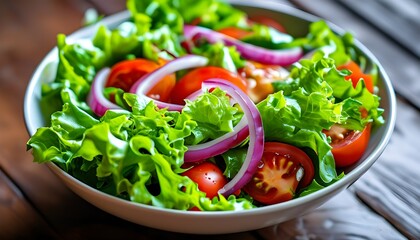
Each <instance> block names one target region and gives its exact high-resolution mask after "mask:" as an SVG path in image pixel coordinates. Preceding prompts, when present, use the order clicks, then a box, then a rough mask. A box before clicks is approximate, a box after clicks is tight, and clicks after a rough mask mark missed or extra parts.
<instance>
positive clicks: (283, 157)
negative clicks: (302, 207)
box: [243, 142, 315, 205]
mask: <svg viewBox="0 0 420 240" xmlns="http://www.w3.org/2000/svg"><path fill="white" fill-rule="evenodd" d="M314 174H315V170H314V165H313V163H312V160H311V158H309V156H308V155H306V153H305V152H304V151H302V150H301V149H299V148H297V147H295V146H292V145H289V144H285V143H279V142H266V143H265V144H264V153H263V156H262V159H261V162H260V165H259V167H258V170H257V172H256V173H255V174H254V176H253V177H252V179H251V180H250V181H249V182H248V183H247V185H245V187H244V188H243V190H244V191H245V192H247V193H248V194H249V195H250V196H251V197H252V198H254V199H255V200H256V201H258V202H260V203H263V204H267V205H270V204H275V203H280V202H285V201H288V200H291V199H292V198H293V197H294V196H295V193H296V190H297V189H298V188H299V187H300V188H302V187H306V186H308V185H309V184H310V183H311V182H312V180H313V178H314Z"/></svg>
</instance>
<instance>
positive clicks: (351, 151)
mask: <svg viewBox="0 0 420 240" xmlns="http://www.w3.org/2000/svg"><path fill="white" fill-rule="evenodd" d="M370 131H371V124H368V125H367V126H366V127H365V128H364V129H363V130H362V131H357V130H348V129H345V128H342V127H340V126H338V125H333V126H332V127H331V128H330V129H329V130H328V131H324V133H325V134H326V135H327V136H329V137H331V146H332V150H331V152H332V154H333V155H334V160H335V165H336V166H337V167H347V166H350V165H352V164H354V163H355V162H357V161H358V160H360V159H361V157H362V155H363V153H364V152H365V151H366V148H367V146H368V144H369V137H370Z"/></svg>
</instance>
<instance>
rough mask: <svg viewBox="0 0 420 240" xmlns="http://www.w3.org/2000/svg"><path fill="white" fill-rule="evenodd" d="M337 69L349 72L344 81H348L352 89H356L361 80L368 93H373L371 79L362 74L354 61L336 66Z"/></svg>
mask: <svg viewBox="0 0 420 240" xmlns="http://www.w3.org/2000/svg"><path fill="white" fill-rule="evenodd" d="M337 69H339V70H343V69H346V70H349V71H350V74H349V75H347V76H345V79H346V80H350V81H351V82H352V84H353V87H354V88H356V86H357V84H358V83H359V81H361V80H363V82H364V83H365V85H366V88H367V89H368V90H369V92H371V93H373V90H374V89H373V80H372V77H371V76H370V75H368V74H365V73H363V72H362V70H361V69H360V67H359V65H357V64H356V63H355V62H354V61H351V60H350V61H348V62H347V63H346V64H344V65H340V66H338V67H337Z"/></svg>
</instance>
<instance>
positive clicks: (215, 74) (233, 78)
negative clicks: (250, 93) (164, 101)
mask: <svg viewBox="0 0 420 240" xmlns="http://www.w3.org/2000/svg"><path fill="white" fill-rule="evenodd" d="M210 78H222V79H224V80H227V81H229V82H231V83H232V84H234V85H235V86H237V87H238V88H240V89H241V90H242V91H244V92H246V83H245V80H243V79H242V78H241V77H240V76H239V75H238V74H236V73H233V72H231V71H229V70H226V69H224V68H220V67H215V66H206V67H201V68H196V69H193V70H192V71H190V72H188V73H187V74H186V75H184V76H183V77H182V78H181V79H180V80H179V81H178V82H177V83H176V84H175V87H174V88H173V90H172V94H171V102H173V103H176V104H184V103H185V102H184V99H185V98H186V97H188V96H189V95H190V94H192V93H194V92H196V91H197V90H200V89H201V83H202V82H203V81H204V80H206V79H210Z"/></svg>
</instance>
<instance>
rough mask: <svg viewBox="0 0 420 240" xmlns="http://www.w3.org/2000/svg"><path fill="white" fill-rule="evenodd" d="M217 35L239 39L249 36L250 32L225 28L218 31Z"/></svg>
mask: <svg viewBox="0 0 420 240" xmlns="http://www.w3.org/2000/svg"><path fill="white" fill-rule="evenodd" d="M218 32H219V33H223V34H225V35H227V36H229V37H232V38H236V39H241V38H244V37H246V36H247V35H249V34H251V33H252V32H250V31H246V30H244V29H240V28H237V27H226V28H222V29H220V30H218Z"/></svg>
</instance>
